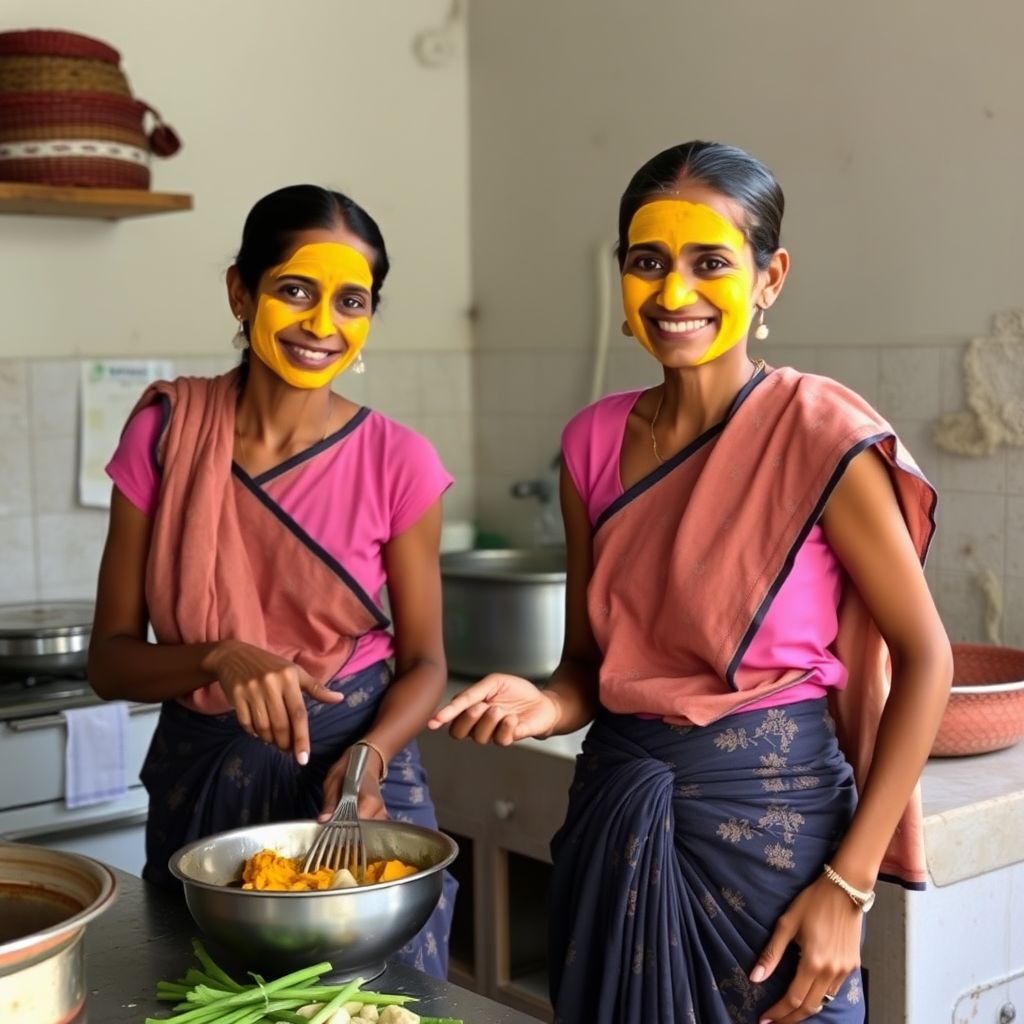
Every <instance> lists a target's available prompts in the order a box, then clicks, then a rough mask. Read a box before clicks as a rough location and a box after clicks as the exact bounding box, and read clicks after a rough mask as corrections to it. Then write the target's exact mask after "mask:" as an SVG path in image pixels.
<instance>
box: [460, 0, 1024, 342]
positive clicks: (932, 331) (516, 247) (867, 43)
mask: <svg viewBox="0 0 1024 1024" xmlns="http://www.w3.org/2000/svg"><path fill="white" fill-rule="evenodd" d="M1022 38H1024V4H1021V3H1020V2H1019V0H859V2H857V3H849V2H845V0H761V2H758V3H751V2H749V0H717V2H716V3H693V2H690V3H687V2H680V0H629V2H628V3H624V2H622V0H516V2H515V3H508V2H507V0H473V2H472V4H471V7H470V75H471V78H470V86H471V88H470V98H471V167H472V189H473V192H472V196H473V202H472V229H473V257H474V273H475V292H476V298H477V305H478V308H479V313H480V330H479V332H478V343H479V345H480V346H481V347H482V348H484V349H486V348H493V347H512V346H517V347H519V346H525V347H527V348H535V349H545V350H546V349H549V348H551V347H555V348H574V347H581V346H585V345H587V344H589V340H590V326H591V323H592V320H593V309H592V303H590V302H588V301H587V300H588V299H589V298H590V297H591V295H592V289H591V288H590V281H589V277H588V274H589V267H590V263H589V249H590V247H591V246H592V245H593V244H594V243H595V242H597V241H598V240H599V239H602V238H605V237H609V236H614V233H615V228H616V214H617V205H618V199H619V196H620V194H621V192H622V190H623V188H624V187H625V185H626V183H627V181H628V179H629V177H630V176H631V175H632V173H633V172H634V171H635V170H636V169H637V168H638V167H639V166H640V165H641V164H642V163H643V162H644V161H645V160H647V159H648V158H649V157H651V156H653V155H654V154H655V153H657V152H658V151H660V150H661V149H664V148H666V147H668V146H670V145H673V144H675V143H678V142H682V141H685V140H686V139H692V138H707V139H713V140H718V141H723V142H730V143H734V144H736V145H739V146H742V147H744V148H746V149H748V150H750V151H751V152H752V153H754V154H755V155H756V156H758V157H759V158H760V159H762V160H763V161H765V162H766V163H767V164H768V165H769V166H770V167H771V168H772V169H773V170H774V171H775V173H776V175H777V176H778V178H779V180H780V182H781V184H782V186H783V189H784V190H785V192H786V197H787V214H786V218H785V222H784V227H783V234H784V243H785V244H787V245H788V246H789V248H790V250H791V252H792V256H793V271H792V273H791V275H790V278H789V281H788V282H787V285H786V290H785V292H784V294H783V297H782V300H781V302H780V304H779V305H778V306H777V307H776V309H775V310H774V311H773V316H772V318H771V320H772V327H773V330H775V331H777V332H778V334H780V335H784V336H785V337H786V339H787V340H788V342H789V343H793V342H797V343H802V342H811V343H819V342H822V341H826V342H834V341H835V342H838V341H845V342H854V343H857V344H860V343H864V342H867V343H873V344H880V343H888V342H890V341H906V340H908V339H909V340H917V339H925V340H927V341H928V342H933V341H935V340H939V339H959V338H964V337H969V336H970V335H971V334H973V333H975V332H978V331H983V330H984V329H986V328H987V326H988V322H989V317H990V315H991V314H992V313H993V312H995V311H997V310H1001V309H1004V308H1007V307H1008V306H1014V305H1019V304H1020V302H1021V297H1022V296H1021V278H1022V273H1021V271H1022V266H1021V258H1022V256H1024V245H1022V242H1021V239H1022V238H1024V196H1022V190H1021V185H1020V175H1021V162H1022V159H1024V62H1022V61H1021V59H1020V42H1021V39H1022ZM552 285H555V286H554V287H552Z"/></svg>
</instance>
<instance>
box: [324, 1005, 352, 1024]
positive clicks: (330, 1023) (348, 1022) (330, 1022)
mask: <svg viewBox="0 0 1024 1024" xmlns="http://www.w3.org/2000/svg"><path fill="white" fill-rule="evenodd" d="M324 1024H352V1018H351V1017H350V1016H349V1012H348V1010H346V1009H345V1007H344V1006H339V1007H338V1009H336V1010H335V1011H334V1013H332V1014H331V1015H330V1017H328V1018H327V1020H326V1021H324Z"/></svg>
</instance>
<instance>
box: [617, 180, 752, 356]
mask: <svg viewBox="0 0 1024 1024" xmlns="http://www.w3.org/2000/svg"><path fill="white" fill-rule="evenodd" d="M745 245H746V239H745V238H744V236H743V232H742V231H740V230H739V229H738V228H737V227H736V226H735V225H733V224H731V223H730V222H729V221H728V220H726V219H725V218H724V217H722V216H721V215H720V214H718V213H716V212H715V211H714V210H712V209H711V207H709V206H705V205H704V204H703V203H690V202H686V201H685V200H681V199H659V200H657V201H655V202H653V203H646V204H645V205H644V206H641V207H640V209H639V210H637V212H636V214H635V215H634V217H633V220H632V223H631V224H630V226H629V251H628V252H627V254H626V263H625V269H624V270H623V274H622V302H623V306H624V308H625V313H626V321H627V322H628V324H629V327H630V330H631V331H632V332H633V335H634V336H635V337H636V339H637V341H639V342H640V344H641V345H643V346H644V347H645V348H646V349H648V350H649V351H650V352H651V353H652V355H654V356H655V357H657V354H658V353H657V347H656V346H655V344H654V343H653V342H652V340H651V337H650V332H649V331H648V326H647V323H648V321H647V319H645V316H644V314H646V316H647V317H648V318H653V317H652V313H655V314H656V313H657V311H658V310H664V312H665V314H666V316H665V319H664V320H663V321H661V323H662V324H663V325H664V327H659V328H658V330H659V331H662V333H663V335H664V338H665V340H666V341H670V340H671V337H672V334H673V333H678V334H679V335H680V338H681V337H682V335H683V334H685V333H692V331H694V330H699V329H700V328H699V327H694V326H693V325H695V324H699V322H700V319H702V318H703V317H705V316H707V315H708V313H709V312H710V310H709V309H708V307H709V306H711V307H714V311H715V312H714V315H715V316H716V318H717V320H718V331H717V333H716V334H715V336H714V338H713V339H712V340H711V341H710V343H709V344H708V346H707V348H706V349H705V350H704V352H703V353H702V354H701V355H700V356H699V358H698V359H697V360H696V361H697V363H698V364H700V363H707V362H710V361H711V360H712V359H715V358H716V357H717V356H720V355H721V354H722V353H723V352H726V351H728V350H729V349H730V348H732V347H733V345H735V344H736V343H737V342H738V341H739V340H740V339H741V338H743V337H744V336H745V335H746V333H747V330H748V329H749V327H750V321H751V319H752V317H753V299H752V291H753V287H754V276H753V270H752V268H751V267H750V266H749V262H750V261H749V258H747V257H745V255H744V249H745ZM681 256H682V257H683V258H682V259H680V257H681ZM652 298H653V299H654V300H655V302H654V303H651V301H650V300H651V299H652ZM690 306H695V307H696V309H695V310H694V317H693V318H690V319H687V318H686V312H687V307H690ZM641 311H643V312H641Z"/></svg>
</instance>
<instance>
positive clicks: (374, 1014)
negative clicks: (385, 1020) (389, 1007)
mask: <svg viewBox="0 0 1024 1024" xmlns="http://www.w3.org/2000/svg"><path fill="white" fill-rule="evenodd" d="M359 1016H360V1017H362V1019H363V1020H378V1018H379V1017H380V1010H378V1009H377V1007H376V1006H374V1005H373V1003H367V1004H366V1005H365V1006H364V1007H363V1008H362V1009H361V1010H360V1011H359Z"/></svg>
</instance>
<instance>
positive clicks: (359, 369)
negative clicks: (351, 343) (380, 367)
mask: <svg viewBox="0 0 1024 1024" xmlns="http://www.w3.org/2000/svg"><path fill="white" fill-rule="evenodd" d="M352 372H353V373H366V363H364V362H363V353H362V352H360V353H358V354H357V355H356V358H355V361H354V362H353V363H352Z"/></svg>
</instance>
